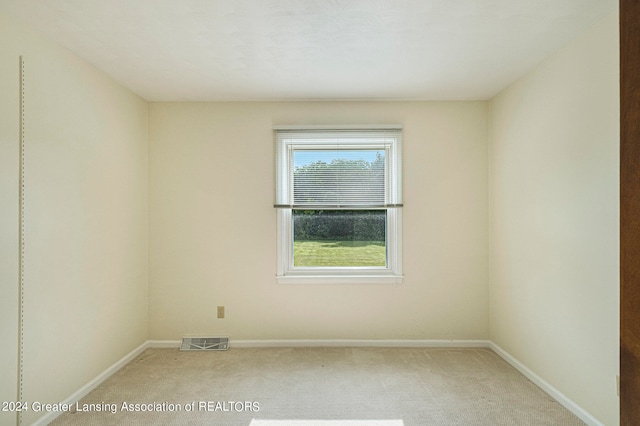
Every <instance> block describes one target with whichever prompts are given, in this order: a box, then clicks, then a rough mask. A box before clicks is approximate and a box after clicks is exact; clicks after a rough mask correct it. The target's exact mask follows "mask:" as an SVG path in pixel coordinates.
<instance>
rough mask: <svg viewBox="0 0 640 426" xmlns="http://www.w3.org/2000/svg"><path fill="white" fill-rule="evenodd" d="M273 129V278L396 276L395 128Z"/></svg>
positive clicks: (389, 279) (395, 279)
mask: <svg viewBox="0 0 640 426" xmlns="http://www.w3.org/2000/svg"><path fill="white" fill-rule="evenodd" d="M275 133H276V204H275V207H276V208H277V210H278V273H277V277H278V282H280V283H400V282H402V174H401V165H402V162H401V151H400V150H401V132H400V128H399V127H398V126H384V127H381V128H366V129H337V130H333V129H326V128H312V129H306V128H305V129H301V128H291V127H278V128H276V129H275Z"/></svg>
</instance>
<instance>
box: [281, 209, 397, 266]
mask: <svg viewBox="0 0 640 426" xmlns="http://www.w3.org/2000/svg"><path fill="white" fill-rule="evenodd" d="M386 223H387V212H386V210H293V264H294V266H381V267H385V266H387V249H386Z"/></svg>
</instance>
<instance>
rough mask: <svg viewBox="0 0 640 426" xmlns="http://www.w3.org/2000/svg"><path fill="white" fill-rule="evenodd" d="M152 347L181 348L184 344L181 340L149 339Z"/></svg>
mask: <svg viewBox="0 0 640 426" xmlns="http://www.w3.org/2000/svg"><path fill="white" fill-rule="evenodd" d="M147 344H148V345H149V347H150V348H179V347H180V345H181V344H182V341H180V340H147Z"/></svg>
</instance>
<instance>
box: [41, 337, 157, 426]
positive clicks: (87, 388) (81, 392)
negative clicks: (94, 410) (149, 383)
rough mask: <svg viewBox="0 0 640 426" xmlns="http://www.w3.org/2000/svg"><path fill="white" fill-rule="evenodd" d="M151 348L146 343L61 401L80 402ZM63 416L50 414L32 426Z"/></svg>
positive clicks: (68, 402) (55, 413)
mask: <svg viewBox="0 0 640 426" xmlns="http://www.w3.org/2000/svg"><path fill="white" fill-rule="evenodd" d="M148 347H149V342H148V341H147V342H144V343H143V344H141V345H140V346H138V347H137V348H135V349H134V350H132V351H131V352H129V353H128V354H126V355H125V356H123V357H122V358H120V360H118V361H117V362H115V363H114V364H113V365H111V366H110V367H108V368H107V369H106V370H104V371H103V372H102V373H100V374H98V375H97V376H96V377H95V378H94V379H93V380H91V381H90V382H89V383H87V384H86V385H84V386H83V387H81V388H80V389H78V390H77V391H75V392H74V393H73V394H71V395H70V396H69V397H68V398H67V399H65V400H64V401H61V403H62V404H75V403H76V402H77V401H80V400H81V399H82V398H84V397H85V396H86V395H87V394H88V393H89V392H91V391H92V390H94V389H95V388H96V387H98V385H99V384H100V383H102V382H104V381H105V380H107V379H108V378H109V377H110V376H111V375H113V374H114V373H115V372H116V371H118V370H120V369H121V368H122V367H124V366H125V365H127V364H128V363H129V362H130V361H132V360H133V359H134V358H135V357H137V356H138V355H140V354H141V353H142V352H143V351H144V350H145V349H147V348H148ZM61 414H63V413H62V412H53V411H52V412H49V413H47V414H46V415H44V416H42V417H40V418H39V419H38V420H36V421H35V422H33V423H32V426H40V425H42V426H45V425H48V424H49V423H51V422H52V421H53V420H55V419H56V418H57V417H58V416H59V415H61Z"/></svg>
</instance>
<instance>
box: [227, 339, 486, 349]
mask: <svg viewBox="0 0 640 426" xmlns="http://www.w3.org/2000/svg"><path fill="white" fill-rule="evenodd" d="M489 343H490V342H489V341H488V340H350V339H344V340H343V339H333V340H306V339H293V340H231V341H230V342H229V347H230V348H303V347H359V348H363V347H371V348H488V347H489Z"/></svg>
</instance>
